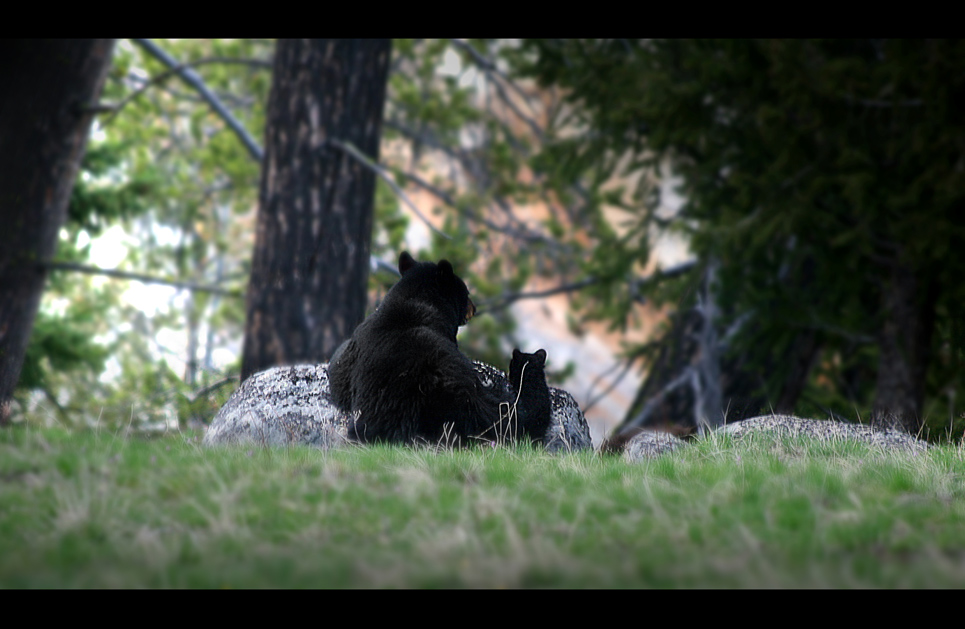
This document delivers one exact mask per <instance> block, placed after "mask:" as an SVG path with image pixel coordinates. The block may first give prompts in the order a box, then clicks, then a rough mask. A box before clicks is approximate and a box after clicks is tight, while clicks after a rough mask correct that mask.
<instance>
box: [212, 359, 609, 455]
mask: <svg viewBox="0 0 965 629" xmlns="http://www.w3.org/2000/svg"><path fill="white" fill-rule="evenodd" d="M474 364H475V367H476V369H477V370H478V371H479V373H480V376H481V379H482V381H483V383H484V384H485V385H486V386H493V387H502V388H504V389H506V390H509V380H508V379H507V378H506V374H505V373H503V372H502V371H500V370H499V369H496V368H495V367H492V366H490V365H486V364H484V363H478V362H477V363H474ZM550 397H551V404H552V413H553V416H552V422H551V424H550V427H549V430H548V431H547V434H546V439H545V441H544V443H545V445H546V449H547V450H548V451H550V452H560V451H577V450H585V449H590V448H592V447H593V445H592V441H591V440H590V429H589V426H588V425H587V423H586V418H585V417H584V416H583V412H582V411H581V410H580V407H579V405H578V404H577V403H576V400H574V399H573V396H571V395H570V394H569V393H567V392H566V391H563V390H562V389H555V388H552V387H551V388H550ZM348 424H349V417H348V415H347V414H346V413H344V412H342V411H341V410H339V409H338V408H337V407H336V406H335V403H334V402H333V401H332V396H331V393H330V390H329V380H328V365H327V364H321V365H294V366H291V367H274V368H272V369H267V370H265V371H262V372H259V373H256V374H254V375H252V376H251V377H250V378H248V379H247V380H245V381H244V382H243V383H242V384H241V386H240V387H238V389H237V390H236V391H235V392H234V393H233V394H232V395H231V397H230V398H229V399H228V401H227V402H226V403H225V405H224V406H223V407H222V408H221V410H220V411H218V414H217V415H216V416H215V418H214V420H213V421H212V422H211V426H210V427H209V428H208V430H207V432H206V433H205V436H204V441H203V443H204V444H205V445H216V444H228V443H251V444H257V445H265V446H285V445H295V444H301V445H309V446H314V447H318V448H322V449H327V448H332V447H336V446H340V445H344V444H347V443H349V442H348V438H347V428H348Z"/></svg>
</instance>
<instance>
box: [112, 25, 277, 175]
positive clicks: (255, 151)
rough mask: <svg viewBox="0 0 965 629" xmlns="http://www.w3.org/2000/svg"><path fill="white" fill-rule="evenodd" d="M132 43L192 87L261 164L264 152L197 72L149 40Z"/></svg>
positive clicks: (135, 40) (138, 40) (134, 40)
mask: <svg viewBox="0 0 965 629" xmlns="http://www.w3.org/2000/svg"><path fill="white" fill-rule="evenodd" d="M131 41H133V42H134V43H136V44H138V45H139V46H140V47H141V48H143V49H144V50H146V51H147V52H148V53H150V54H151V55H152V56H153V57H155V58H156V59H158V60H159V61H161V63H163V64H164V65H166V66H168V67H169V68H171V69H172V70H173V71H174V72H175V73H176V74H177V75H178V76H179V77H181V78H182V79H183V80H184V81H185V82H186V83H187V84H188V85H190V86H191V87H193V88H194V89H195V90H197V92H198V93H199V94H200V95H201V96H202V98H204V100H205V101H207V103H208V104H209V105H210V106H211V109H213V110H214V112H215V113H216V114H218V116H219V117H220V118H221V119H222V120H224V121H225V124H227V125H228V126H229V127H230V128H231V130H232V131H234V132H235V134H236V135H237V136H238V137H239V138H240V139H241V142H242V143H243V144H244V145H245V148H246V149H248V153H249V154H251V156H252V157H253V158H255V160H256V161H258V162H261V161H262V159H263V158H264V155H265V152H264V151H263V150H262V148H261V146H259V145H258V143H257V142H256V141H255V139H254V138H253V137H251V134H250V133H248V130H247V129H245V127H244V125H242V124H241V122H239V121H238V119H237V118H235V117H234V116H233V115H232V114H231V112H229V111H228V109H227V107H225V106H224V105H223V104H222V102H221V100H220V99H219V98H218V97H217V96H216V95H215V93H214V92H212V91H211V90H210V89H209V88H208V86H207V85H205V83H204V81H203V80H202V79H201V77H200V76H199V75H198V73H197V72H195V71H194V70H192V69H191V68H190V67H188V66H187V65H185V64H179V63H178V62H177V61H176V60H175V59H174V58H173V57H171V55H169V54H168V53H166V52H165V51H164V50H163V49H161V48H160V47H159V46H158V45H157V44H155V43H154V42H152V41H151V40H149V39H132V40H131Z"/></svg>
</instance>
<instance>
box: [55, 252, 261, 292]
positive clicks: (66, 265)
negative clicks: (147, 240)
mask: <svg viewBox="0 0 965 629" xmlns="http://www.w3.org/2000/svg"><path fill="white" fill-rule="evenodd" d="M38 266H40V267H41V268H45V269H50V270H61V271H77V272H79V273H87V274H88V275H107V276H108V277H116V278H120V279H124V280H137V281H138V282H144V283H145V284H164V285H166V286H173V287H175V288H183V289H185V290H190V291H196V292H201V293H212V294H215V295H225V296H227V297H243V296H244V295H243V294H242V293H241V292H240V291H237V290H228V289H226V288H219V287H217V286H205V285H203V284H195V283H194V282H180V281H177V280H166V279H164V278H160V277H153V276H150V275H142V274H140V273H130V272H128V271H118V270H117V269H102V268H100V267H96V266H86V265H84V264H76V263H74V262H59V261H56V260H49V261H47V262H39V263H38Z"/></svg>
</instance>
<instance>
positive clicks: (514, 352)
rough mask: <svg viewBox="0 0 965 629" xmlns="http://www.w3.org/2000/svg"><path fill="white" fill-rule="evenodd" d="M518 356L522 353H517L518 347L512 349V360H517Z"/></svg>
mask: <svg viewBox="0 0 965 629" xmlns="http://www.w3.org/2000/svg"><path fill="white" fill-rule="evenodd" d="M520 354H522V352H520V351H519V348H518V347H516V348H513V360H516V359H517V358H519V355H520Z"/></svg>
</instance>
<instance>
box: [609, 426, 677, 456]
mask: <svg viewBox="0 0 965 629" xmlns="http://www.w3.org/2000/svg"><path fill="white" fill-rule="evenodd" d="M686 443H687V442H686V441H684V440H683V439H681V438H680V437H678V436H676V435H672V434H670V433H669V432H663V431H660V430H642V431H641V432H639V433H637V434H635V435H634V436H633V437H631V438H630V440H629V441H628V442H627V445H626V447H625V449H624V450H623V460H624V461H627V462H628V463H633V462H635V461H641V460H643V459H652V458H654V457H657V456H660V455H662V454H666V453H668V452H673V451H674V450H676V449H677V448H679V447H681V446H683V445H685V444H686Z"/></svg>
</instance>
